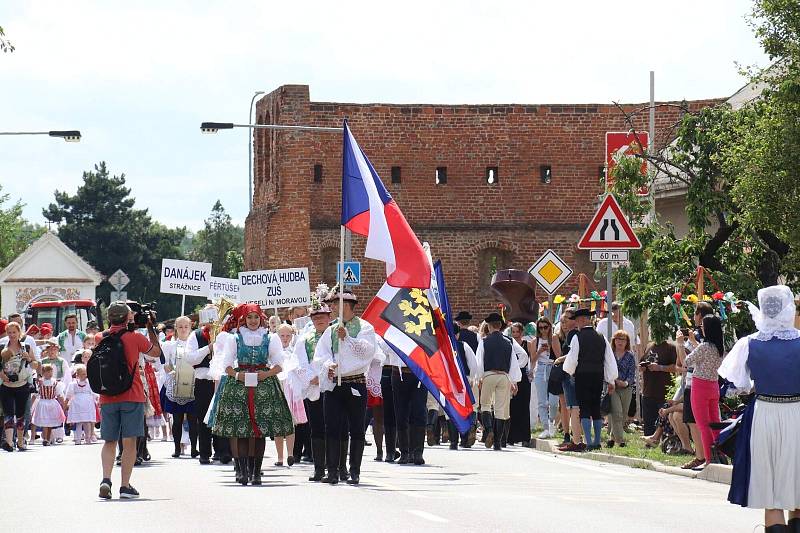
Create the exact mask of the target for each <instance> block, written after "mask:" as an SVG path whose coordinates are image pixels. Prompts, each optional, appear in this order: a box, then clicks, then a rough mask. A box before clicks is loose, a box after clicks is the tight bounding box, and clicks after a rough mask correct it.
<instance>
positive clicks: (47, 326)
mask: <svg viewBox="0 0 800 533" xmlns="http://www.w3.org/2000/svg"><path fill="white" fill-rule="evenodd" d="M39 330H40V331H41V333H42V337H49V336H51V335H52V334H53V324H51V323H50V322H42V325H41V326H39Z"/></svg>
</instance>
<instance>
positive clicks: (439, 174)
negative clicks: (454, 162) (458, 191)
mask: <svg viewBox="0 0 800 533" xmlns="http://www.w3.org/2000/svg"><path fill="white" fill-rule="evenodd" d="M445 183H447V167H436V185H444V184H445Z"/></svg>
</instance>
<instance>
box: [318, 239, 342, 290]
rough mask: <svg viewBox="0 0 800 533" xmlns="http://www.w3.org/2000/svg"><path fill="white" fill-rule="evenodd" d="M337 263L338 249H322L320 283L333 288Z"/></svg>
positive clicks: (333, 247)
mask: <svg viewBox="0 0 800 533" xmlns="http://www.w3.org/2000/svg"><path fill="white" fill-rule="evenodd" d="M337 262H339V247H338V246H329V247H328V248H323V249H322V282H323V283H327V284H328V286H329V287H333V285H334V284H335V283H336V263H337Z"/></svg>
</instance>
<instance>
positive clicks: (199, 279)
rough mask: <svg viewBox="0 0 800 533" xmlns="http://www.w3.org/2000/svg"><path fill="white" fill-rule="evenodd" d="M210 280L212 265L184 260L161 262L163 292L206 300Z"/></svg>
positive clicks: (165, 260) (163, 260) (164, 260)
mask: <svg viewBox="0 0 800 533" xmlns="http://www.w3.org/2000/svg"><path fill="white" fill-rule="evenodd" d="M210 280H211V263H199V262H197V261H184V260H183V259H162V260H161V292H165V293H168V294H186V295H187V296H202V297H203V298H206V297H208V284H209V281H210Z"/></svg>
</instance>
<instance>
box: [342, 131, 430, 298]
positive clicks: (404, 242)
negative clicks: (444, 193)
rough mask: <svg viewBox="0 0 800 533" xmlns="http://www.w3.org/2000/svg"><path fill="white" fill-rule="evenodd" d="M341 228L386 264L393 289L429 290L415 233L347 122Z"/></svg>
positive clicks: (425, 261)
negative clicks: (361, 239)
mask: <svg viewBox="0 0 800 533" xmlns="http://www.w3.org/2000/svg"><path fill="white" fill-rule="evenodd" d="M342 225H343V226H345V227H346V228H347V229H349V230H350V231H352V232H353V233H357V234H359V235H363V236H365V237H366V238H367V249H366V251H365V253H364V255H365V256H366V257H369V258H370V259H377V260H378V261H383V262H384V263H386V281H387V282H388V283H389V284H390V285H392V286H393V287H408V288H422V289H427V288H428V287H430V280H431V265H430V262H429V261H428V258H427V256H426V255H425V252H424V250H423V249H422V245H421V244H420V242H419V239H417V236H416V235H414V231H413V230H412V229H411V227H410V226H409V225H408V222H406V219H405V217H404V216H403V213H401V212H400V208H399V207H397V204H396V203H395V201H394V200H393V199H392V197H391V196H390V195H389V193H388V192H387V191H386V188H385V187H384V186H383V183H382V182H381V178H380V177H379V176H378V173H377V172H375V169H374V168H373V166H372V163H370V162H369V159H367V156H366V155H365V154H364V152H363V151H362V150H361V147H359V146H358V143H357V142H356V140H355V138H354V137H353V134H352V133H351V132H350V127H349V126H348V125H347V121H345V123H344V146H343V152H342Z"/></svg>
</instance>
